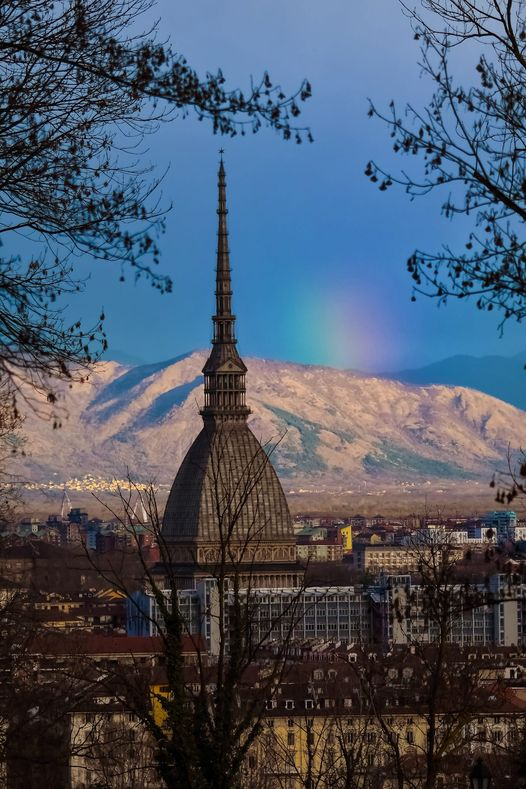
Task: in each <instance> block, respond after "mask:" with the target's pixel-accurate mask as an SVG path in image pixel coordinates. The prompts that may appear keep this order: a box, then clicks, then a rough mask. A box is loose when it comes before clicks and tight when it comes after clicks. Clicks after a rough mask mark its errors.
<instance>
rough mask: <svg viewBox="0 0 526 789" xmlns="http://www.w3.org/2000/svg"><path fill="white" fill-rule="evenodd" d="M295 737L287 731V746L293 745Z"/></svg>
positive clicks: (291, 732)
mask: <svg viewBox="0 0 526 789" xmlns="http://www.w3.org/2000/svg"><path fill="white" fill-rule="evenodd" d="M294 741H295V737H294V732H293V731H289V732H288V734H287V745H294Z"/></svg>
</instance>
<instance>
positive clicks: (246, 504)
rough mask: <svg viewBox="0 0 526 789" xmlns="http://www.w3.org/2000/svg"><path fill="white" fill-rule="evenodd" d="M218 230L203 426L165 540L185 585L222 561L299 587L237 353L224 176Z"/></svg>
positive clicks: (251, 579) (266, 583) (175, 490)
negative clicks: (254, 429) (251, 417)
mask: <svg viewBox="0 0 526 789" xmlns="http://www.w3.org/2000/svg"><path fill="white" fill-rule="evenodd" d="M218 191H219V195H218V208H217V215H218V231H217V263H216V284H215V301H216V309H215V314H214V315H213V317H212V323H213V337H212V349H211V352H210V356H209V357H208V360H207V361H206V364H205V366H204V368H203V375H204V392H205V400H204V405H203V407H202V408H201V410H200V414H201V416H202V419H203V428H202V430H201V432H200V433H199V435H198V436H197V438H196V439H195V441H194V442H193V444H192V446H191V447H190V449H189V450H188V452H187V454H186V456H185V458H184V460H183V462H182V464H181V467H180V468H179V471H178V472H177V475H176V477H175V480H174V483H173V485H172V489H171V491H170V495H169V497H168V502H167V504H166V510H165V514H164V520H163V527H162V534H163V537H164V539H165V541H166V543H167V545H168V546H169V548H170V555H171V561H172V565H174V566H175V568H176V573H177V575H178V576H180V577H181V581H182V582H183V584H184V585H191V584H192V583H194V582H195V579H196V577H199V576H206V575H210V573H211V572H213V569H214V566H217V563H218V561H220V560H221V557H223V560H224V557H225V556H227V557H228V559H227V560H228V562H230V563H231V565H232V566H234V565H235V566H236V568H237V572H238V573H239V575H240V576H243V578H242V582H244V583H246V584H247V585H250V586H253V587H254V586H261V587H288V586H296V585H298V583H299V582H300V576H301V574H302V573H301V568H300V566H299V564H298V563H297V561H296V546H295V537H294V532H293V529H292V519H291V516H290V512H289V509H288V505H287V501H286V498H285V494H284V492H283V489H282V487H281V484H280V482H279V479H278V477H277V474H276V472H275V470H274V468H273V467H272V464H271V462H270V459H269V457H268V455H267V452H266V451H265V449H264V448H263V447H262V446H261V444H260V443H259V441H258V439H257V438H256V436H255V435H254V434H253V433H252V431H251V430H250V428H249V426H248V424H247V419H248V416H249V414H250V409H249V407H248V406H247V404H246V388H245V376H246V373H247V368H246V366H245V364H244V362H243V360H242V359H241V357H240V355H239V352H238V350H237V339H236V335H235V315H234V314H233V312H232V276H231V269H230V255H229V248H228V230H227V214H228V210H227V206H226V178H225V168H224V164H223V160H222V158H221V162H220V165H219V173H218Z"/></svg>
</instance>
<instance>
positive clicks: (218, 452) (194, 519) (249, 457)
mask: <svg viewBox="0 0 526 789" xmlns="http://www.w3.org/2000/svg"><path fill="white" fill-rule="evenodd" d="M163 536H164V538H165V540H166V541H167V542H184V543H189V542H195V543H208V544H210V543H212V544H214V543H215V544H219V543H220V542H221V540H222V539H223V540H225V539H226V538H227V537H229V538H231V539H232V540H233V541H236V542H238V541H241V542H244V541H245V540H247V539H249V540H250V541H254V542H255V543H257V542H265V543H266V542H272V543H279V542H281V541H282V540H287V541H290V540H291V539H293V537H294V534H293V529H292V519H291V516H290V512H289V508H288V505H287V501H286V498H285V494H284V492H283V488H282V487H281V484H280V482H279V479H278V477H277V474H276V472H275V471H274V468H273V467H272V464H271V462H270V460H269V458H268V456H267V454H266V452H265V450H264V449H263V447H262V446H261V444H260V443H259V441H258V440H257V438H256V436H255V435H254V434H253V433H252V431H251V430H250V428H249V427H248V425H247V424H246V422H244V421H241V422H232V423H230V424H229V423H221V424H219V425H217V424H206V423H205V426H204V427H203V429H202V430H201V432H200V433H199V435H198V436H197V438H196V439H195V441H194V443H193V444H192V446H191V447H190V449H189V450H188V453H187V455H186V457H185V458H184V460H183V462H182V464H181V467H180V469H179V471H178V473H177V476H176V478H175V480H174V483H173V485H172V489H171V492H170V496H169V498H168V502H167V504H166V510H165V514H164V521H163Z"/></svg>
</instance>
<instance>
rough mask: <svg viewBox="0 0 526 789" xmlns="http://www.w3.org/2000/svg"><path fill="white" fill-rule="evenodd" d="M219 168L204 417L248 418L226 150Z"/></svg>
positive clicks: (235, 419)
mask: <svg viewBox="0 0 526 789" xmlns="http://www.w3.org/2000/svg"><path fill="white" fill-rule="evenodd" d="M220 154H221V159H220V162H219V172H218V206H217V216H218V228H217V264H216V290H215V296H216V311H215V315H213V316H212V321H213V329H214V333H213V337H212V351H211V353H210V356H209V357H208V361H207V362H206V364H205V366H204V367H203V373H204V376H205V405H204V408H203V409H202V410H201V414H202V416H203V418H204V419H205V421H207V420H210V419H212V420H213V421H232V420H234V421H245V420H246V418H247V416H248V414H249V413H250V409H249V408H247V406H246V403H245V373H246V371H247V368H246V367H245V365H244V363H243V360H242V359H241V357H240V356H239V353H238V350H237V347H236V346H237V340H236V336H235V321H236V316H235V315H234V314H233V313H232V277H231V271H230V255H229V250H228V229H227V214H228V209H227V207H226V178H225V166H224V163H223V151H222V150H221V151H220Z"/></svg>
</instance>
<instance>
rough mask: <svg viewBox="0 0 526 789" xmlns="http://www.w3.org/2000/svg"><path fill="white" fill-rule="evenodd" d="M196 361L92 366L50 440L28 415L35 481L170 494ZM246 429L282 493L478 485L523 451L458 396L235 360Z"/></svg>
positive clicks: (494, 414)
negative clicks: (131, 481) (151, 485)
mask: <svg viewBox="0 0 526 789" xmlns="http://www.w3.org/2000/svg"><path fill="white" fill-rule="evenodd" d="M207 353H208V352H207V351H194V352H192V353H190V354H185V355H183V356H181V357H177V358H176V359H175V360H168V361H166V362H158V363H156V364H152V365H141V366H138V367H133V366H131V367H130V366H126V365H122V364H119V363H117V362H110V361H107V362H103V363H100V364H98V365H97V366H96V368H95V372H94V374H93V376H92V378H91V382H90V384H88V385H74V386H73V388H72V389H65V390H64V393H63V398H62V401H61V407H62V409H63V410H64V412H65V414H67V416H66V417H65V418H64V420H63V427H62V428H61V429H60V430H52V429H51V428H50V425H49V424H48V423H43V422H42V421H41V420H39V419H38V418H37V417H36V416H35V415H31V414H29V415H28V417H27V421H26V432H27V433H28V435H30V436H31V442H30V445H29V450H30V452H31V454H30V455H29V456H28V457H26V458H20V459H19V461H18V463H19V464H20V465H21V469H22V472H23V474H24V476H25V477H26V478H28V479H31V480H34V481H35V482H39V481H40V482H45V481H46V480H50V479H51V480H52V479H55V480H57V481H63V482H66V481H67V480H68V479H69V478H70V477H72V476H77V477H81V476H82V475H88V474H91V475H98V476H101V477H104V478H106V479H111V478H112V477H119V478H123V477H125V476H126V473H127V471H128V470H129V472H130V473H131V474H132V476H134V477H135V478H137V479H140V480H141V481H146V480H150V479H156V480H157V481H158V482H159V483H161V484H162V485H169V484H170V483H171V481H172V480H173V478H174V476H175V474H176V472H177V469H178V467H179V464H180V462H181V460H182V458H183V457H184V454H185V453H186V451H187V450H188V448H189V446H190V444H191V442H192V441H193V439H194V438H195V436H196V435H197V433H198V431H199V430H200V429H201V426H202V422H201V418H200V416H199V405H200V403H202V399H203V394H202V375H201V369H202V367H203V364H204V362H205V360H206V357H207ZM246 363H247V366H248V376H247V400H248V403H249V405H250V407H251V408H252V414H251V416H250V426H251V428H252V430H253V431H254V432H255V434H256V436H257V437H258V438H259V439H260V440H262V442H264V443H265V442H270V443H272V442H275V441H277V442H278V444H277V446H276V448H275V450H274V452H273V454H272V462H273V463H274V464H275V466H276V469H277V471H278V473H279V474H280V476H281V478H282V479H283V481H284V484H286V486H287V487H289V488H292V489H296V488H298V487H309V486H310V487H313V486H314V487H319V488H320V489H329V488H330V489H338V490H339V489H341V490H350V489H353V488H355V487H356V486H360V485H363V484H366V483H369V484H371V485H375V486H377V487H381V486H384V485H392V486H404V485H411V484H414V483H415V482H421V483H426V481H429V480H433V481H440V480H442V481H448V482H450V483H455V482H458V483H460V482H465V481H467V480H478V479H480V480H485V481H487V480H488V479H489V478H490V477H491V474H492V473H493V471H494V470H495V468H499V467H500V468H503V467H505V463H506V458H507V452H508V446H510V445H511V447H512V449H513V450H517V449H518V448H519V447H520V446H521V445H522V446H526V419H525V418H524V416H525V415H524V412H523V411H521V410H519V409H517V408H515V407H514V406H512V405H510V404H507V403H505V402H503V401H500V400H497V399H495V398H493V397H491V396H489V395H487V394H484V393H482V392H478V391H475V390H472V389H467V388H465V387H459V386H443V385H438V384H432V385H426V386H421V385H418V384H414V383H409V384H406V383H402V382H400V381H397V380H396V379H387V378H383V377H380V376H377V375H373V374H362V373H358V372H356V371H344V370H337V369H334V368H330V367H322V366H319V365H304V364H298V363H291V362H281V361H274V360H263V359H254V358H252V359H250V358H247V359H246Z"/></svg>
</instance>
